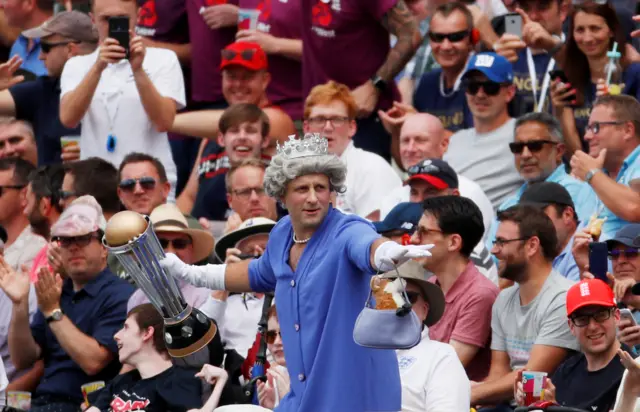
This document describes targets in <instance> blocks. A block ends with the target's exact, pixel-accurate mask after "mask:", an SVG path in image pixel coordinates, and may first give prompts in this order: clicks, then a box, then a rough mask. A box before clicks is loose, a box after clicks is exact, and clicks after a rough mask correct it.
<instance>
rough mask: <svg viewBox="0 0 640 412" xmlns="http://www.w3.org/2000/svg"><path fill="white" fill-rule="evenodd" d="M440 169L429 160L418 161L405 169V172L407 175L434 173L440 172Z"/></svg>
mask: <svg viewBox="0 0 640 412" xmlns="http://www.w3.org/2000/svg"><path fill="white" fill-rule="evenodd" d="M441 171H442V170H441V169H440V168H439V167H438V166H436V165H434V164H433V163H431V161H430V160H427V161H423V162H420V163H418V164H415V165H413V166H411V167H410V168H408V169H407V173H408V174H409V176H415V175H435V174H438V173H440V172H441Z"/></svg>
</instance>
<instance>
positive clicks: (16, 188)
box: [0, 185, 26, 197]
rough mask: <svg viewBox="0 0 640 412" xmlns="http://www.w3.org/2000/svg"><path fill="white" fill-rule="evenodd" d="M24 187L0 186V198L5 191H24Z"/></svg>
mask: <svg viewBox="0 0 640 412" xmlns="http://www.w3.org/2000/svg"><path fill="white" fill-rule="evenodd" d="M25 187H26V185H6V186H0V197H2V195H3V194H4V191H5V189H13V190H21V189H24V188H25Z"/></svg>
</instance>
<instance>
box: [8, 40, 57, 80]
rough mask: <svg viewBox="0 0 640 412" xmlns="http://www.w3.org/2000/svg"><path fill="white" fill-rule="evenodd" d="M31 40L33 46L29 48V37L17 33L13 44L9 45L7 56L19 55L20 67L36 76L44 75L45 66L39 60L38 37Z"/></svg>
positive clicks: (45, 73)
mask: <svg viewBox="0 0 640 412" xmlns="http://www.w3.org/2000/svg"><path fill="white" fill-rule="evenodd" d="M32 41H33V47H32V48H31V50H29V39H27V38H26V37H24V36H23V35H22V34H19V35H18V38H17V39H16V41H15V42H14V43H13V46H11V51H10V52H9V58H11V57H13V56H16V55H17V56H20V58H21V59H22V64H21V65H20V68H21V69H24V70H27V71H30V72H31V73H33V74H35V75H36V76H46V75H47V74H48V72H47V67H46V66H45V65H44V62H43V61H42V60H40V50H41V49H40V39H33V40H32Z"/></svg>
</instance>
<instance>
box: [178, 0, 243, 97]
mask: <svg viewBox="0 0 640 412" xmlns="http://www.w3.org/2000/svg"><path fill="white" fill-rule="evenodd" d="M184 1H185V2H186V6H187V17H188V18H189V38H190V39H191V80H192V81H191V85H192V95H191V96H192V98H193V100H194V101H196V102H219V101H222V100H223V99H224V97H223V96H222V77H221V76H220V59H221V56H220V51H221V50H222V49H224V48H225V47H227V45H229V44H231V43H233V42H234V41H235V36H236V26H233V27H225V28H222V29H216V30H211V29H210V28H209V26H207V24H206V23H205V22H204V19H203V18H202V16H201V15H200V8H202V7H208V6H215V5H218V4H235V5H236V6H237V5H238V0H184Z"/></svg>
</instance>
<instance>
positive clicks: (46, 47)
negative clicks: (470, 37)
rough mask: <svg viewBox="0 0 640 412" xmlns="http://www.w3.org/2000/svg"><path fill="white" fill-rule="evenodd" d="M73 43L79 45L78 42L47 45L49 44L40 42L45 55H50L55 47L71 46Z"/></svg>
mask: <svg viewBox="0 0 640 412" xmlns="http://www.w3.org/2000/svg"><path fill="white" fill-rule="evenodd" d="M71 43H78V42H75V41H61V42H57V43H47V42H43V41H41V42H40V50H42V52H43V53H49V52H50V51H51V50H53V49H54V48H55V47H58V46H66V45H67V44H71Z"/></svg>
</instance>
